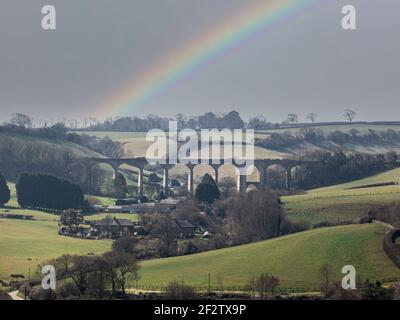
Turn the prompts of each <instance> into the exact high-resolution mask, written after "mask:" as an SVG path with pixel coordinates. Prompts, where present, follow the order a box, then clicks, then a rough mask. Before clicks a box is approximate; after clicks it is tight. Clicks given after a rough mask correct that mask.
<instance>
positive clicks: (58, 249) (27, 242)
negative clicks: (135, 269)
mask: <svg viewBox="0 0 400 320" xmlns="http://www.w3.org/2000/svg"><path fill="white" fill-rule="evenodd" d="M0 230H1V232H0V278H3V279H9V276H10V274H24V275H28V272H29V268H30V269H31V272H33V271H34V270H36V267H37V265H38V263H39V262H41V261H45V260H47V259H50V258H56V257H58V256H60V255H62V254H88V253H101V252H104V251H107V250H108V249H109V248H110V247H111V241H108V240H98V241H91V240H81V239H74V238H70V237H63V236H59V235H58V233H57V232H58V224H57V222H55V221H22V220H11V219H0Z"/></svg>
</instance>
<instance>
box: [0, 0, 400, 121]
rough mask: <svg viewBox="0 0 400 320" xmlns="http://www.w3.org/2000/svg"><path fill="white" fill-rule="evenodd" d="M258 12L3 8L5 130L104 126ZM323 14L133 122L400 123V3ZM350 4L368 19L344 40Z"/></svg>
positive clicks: (145, 5)
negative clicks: (140, 80) (294, 118)
mask: <svg viewBox="0 0 400 320" xmlns="http://www.w3.org/2000/svg"><path fill="white" fill-rule="evenodd" d="M254 1H255V2H257V1H260V0H254ZM254 1H253V0H113V1H110V0H82V1H78V0H46V1H44V0H40V1H39V0H0V120H6V119H7V118H8V117H9V116H10V115H11V114H12V113H14V112H17V111H18V112H23V113H27V114H29V115H31V116H33V117H34V118H36V119H44V118H58V117H61V116H64V117H74V118H81V117H85V116H94V117H96V116H98V114H96V106H97V105H98V104H99V103H100V102H101V101H103V100H104V99H107V98H108V97H109V96H110V95H112V94H114V93H115V92H118V90H119V89H120V88H122V87H123V86H124V85H125V84H126V82H127V80H128V79H131V78H132V77H133V76H134V75H135V74H136V73H138V72H139V71H140V70H143V68H147V66H148V67H150V66H152V65H153V64H154V63H156V62H157V61H159V60H160V59H161V58H162V56H163V55H166V54H167V53H169V52H171V51H172V50H173V49H174V48H176V47H178V46H181V45H183V44H185V43H186V42H188V41H190V39H192V38H193V37H195V36H196V35H197V34H199V33H201V32H202V31H204V30H207V28H209V26H210V25H213V24H215V23H217V22H218V21H221V19H224V18H225V17H226V16H228V15H229V13H231V12H234V11H235V9H236V10H237V8H239V7H240V6H243V5H245V4H246V3H249V2H254ZM262 1H269V0H262ZM316 3H318V4H317V5H316V6H314V7H312V8H311V9H310V10H308V11H302V12H300V13H299V14H297V15H295V16H292V17H290V18H288V19H285V20H284V21H282V22H281V23H279V24H277V25H275V26H274V27H272V28H270V29H268V30H266V31H265V32H264V33H263V34H262V35H261V36H260V37H257V38H255V39H254V40H252V41H250V42H248V43H246V44H245V45H242V46H240V47H239V48H238V49H237V50H232V51H231V52H230V53H229V54H227V55H224V56H223V57H222V58H220V59H217V60H214V61H212V62H211V63H209V64H206V65H204V66H202V67H201V68H200V69H199V70H197V71H196V72H194V73H193V74H191V75H190V76H189V77H187V78H185V79H184V81H181V82H179V83H178V84H177V85H175V86H173V87H171V88H169V89H168V90H167V91H165V92H163V93H161V94H160V95H159V96H157V97H155V98H153V99H150V100H149V101H148V102H147V103H146V104H144V105H143V106H141V107H140V108H137V109H135V110H132V111H130V112H127V113H125V114H123V115H137V116H143V115H145V114H148V113H155V114H159V115H174V114H176V113H178V112H184V113H188V114H192V115H197V114H200V113H203V112H206V111H214V112H227V111H229V110H232V109H235V110H237V111H239V112H240V113H241V114H242V115H243V116H244V117H245V118H247V117H249V116H251V115H258V114H262V115H264V116H265V117H266V118H267V119H268V120H271V121H282V120H284V119H285V117H286V115H287V114H288V113H290V112H293V113H298V114H299V116H300V120H304V119H305V116H306V115H307V114H308V113H310V112H316V113H317V114H318V115H319V120H321V121H331V120H340V119H341V114H342V113H343V110H344V109H347V108H351V109H354V110H356V111H357V112H358V114H359V117H358V118H359V119H360V120H400V103H399V101H400V79H399V78H400V63H399V59H400V37H399V33H400V1H398V0H379V1H378V0H346V1H341V0H316ZM45 4H53V5H55V7H56V9H57V30H55V31H50V32H45V31H43V30H42V29H41V18H42V15H41V8H42V6H43V5H45ZM345 4H352V5H354V6H355V7H356V9H357V30H356V31H344V30H343V29H342V28H341V24H340V21H341V13H340V11H341V7H342V6H343V5H345ZM109 115H110V116H117V115H121V114H115V110H110V114H109Z"/></svg>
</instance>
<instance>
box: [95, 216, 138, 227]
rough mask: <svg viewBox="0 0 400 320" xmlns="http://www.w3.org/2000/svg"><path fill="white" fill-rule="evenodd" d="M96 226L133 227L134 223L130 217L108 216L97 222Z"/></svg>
mask: <svg viewBox="0 0 400 320" xmlns="http://www.w3.org/2000/svg"><path fill="white" fill-rule="evenodd" d="M95 225H96V226H123V227H133V226H134V224H133V223H132V221H130V220H128V219H117V218H111V217H106V218H104V219H102V220H100V221H99V222H97V223H96V224H95Z"/></svg>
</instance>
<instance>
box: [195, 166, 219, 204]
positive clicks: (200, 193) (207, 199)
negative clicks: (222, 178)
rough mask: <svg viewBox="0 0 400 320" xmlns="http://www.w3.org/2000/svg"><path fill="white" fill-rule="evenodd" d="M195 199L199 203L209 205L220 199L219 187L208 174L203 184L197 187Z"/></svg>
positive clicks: (202, 181)
mask: <svg viewBox="0 0 400 320" xmlns="http://www.w3.org/2000/svg"><path fill="white" fill-rule="evenodd" d="M195 197H196V199H197V200H198V201H199V202H202V203H207V204H212V203H213V202H214V201H215V200H216V199H219V197H220V192H219V189H218V186H217V184H216V183H215V180H214V179H213V177H211V175H209V174H208V173H207V174H205V175H204V177H203V179H202V180H201V183H200V184H199V185H198V186H197V188H196V192H195Z"/></svg>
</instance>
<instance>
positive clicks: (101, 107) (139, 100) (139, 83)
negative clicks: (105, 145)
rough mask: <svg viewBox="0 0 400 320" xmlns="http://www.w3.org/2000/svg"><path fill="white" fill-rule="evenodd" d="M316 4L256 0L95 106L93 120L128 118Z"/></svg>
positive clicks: (308, 0) (307, 0) (309, 0)
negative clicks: (194, 75)
mask: <svg viewBox="0 0 400 320" xmlns="http://www.w3.org/2000/svg"><path fill="white" fill-rule="evenodd" d="M316 1H317V0H256V1H255V3H253V4H251V5H248V4H247V5H246V6H245V7H242V8H240V9H239V10H238V11H237V12H235V13H234V14H232V15H230V16H229V17H227V18H226V19H224V20H223V21H221V22H220V23H218V24H217V25H214V26H212V27H211V28H210V29H208V30H207V31H206V32H204V33H201V34H200V35H199V36H197V37H195V38H194V39H193V40H191V41H189V42H188V43H186V44H184V45H183V46H182V47H180V48H178V49H176V50H173V52H171V53H170V54H168V55H166V56H165V57H164V58H163V59H161V61H158V62H156V63H153V64H152V66H151V67H149V68H146V69H144V70H143V72H141V73H139V74H137V75H135V76H134V77H133V78H132V79H130V80H129V81H128V82H127V84H126V85H125V86H124V87H123V88H121V89H120V90H118V91H117V92H116V93H114V94H112V95H111V96H110V97H108V98H107V99H105V100H104V101H102V102H101V103H100V104H96V105H95V110H96V116H97V117H106V116H112V115H115V114H116V113H118V114H127V113H128V112H130V111H132V110H134V109H136V108H137V107H139V106H141V105H143V104H144V103H145V102H147V101H148V100H150V99H151V98H153V97H155V96H157V95H159V94H160V93H162V92H164V91H166V90H167V89H168V88H169V87H171V86H172V85H173V84H175V83H177V82H178V81H179V80H181V79H183V78H185V77H187V76H188V75H190V74H191V73H193V71H195V70H197V69H199V68H200V67H201V66H203V65H205V64H207V63H209V62H210V61H212V60H214V59H216V58H217V57H219V56H221V55H223V54H224V53H225V52H227V51H228V50H231V49H232V48H235V47H237V46H238V45H240V44H242V43H245V42H246V41H247V40H248V39H251V38H253V37H255V36H257V35H258V34H260V33H261V32H263V31H264V30H265V29H266V28H268V27H270V26H272V25H273V24H274V23H276V22H278V21H280V20H282V19H284V18H286V17H289V16H291V15H293V14H295V13H296V12H298V11H300V10H302V9H304V8H306V7H307V6H309V5H311V4H312V3H314V2H316Z"/></svg>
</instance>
